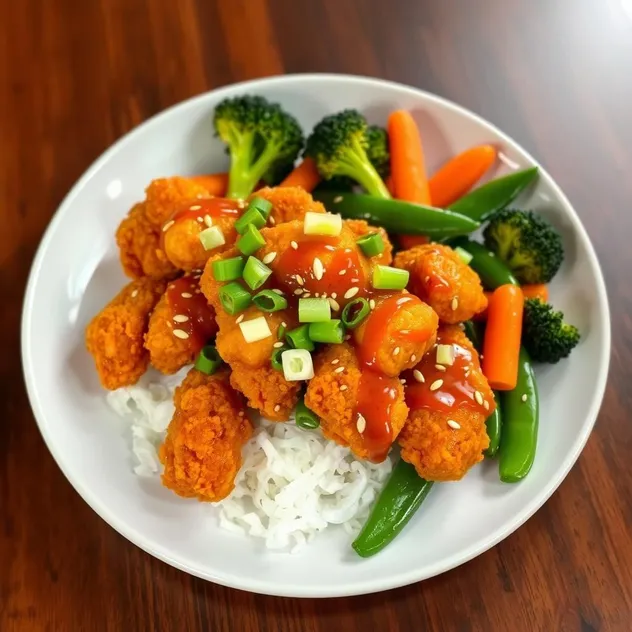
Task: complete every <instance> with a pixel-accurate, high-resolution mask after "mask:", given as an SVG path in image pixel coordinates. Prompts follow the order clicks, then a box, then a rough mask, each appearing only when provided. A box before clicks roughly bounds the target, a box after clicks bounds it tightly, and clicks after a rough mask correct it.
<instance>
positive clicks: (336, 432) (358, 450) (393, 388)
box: [305, 343, 408, 461]
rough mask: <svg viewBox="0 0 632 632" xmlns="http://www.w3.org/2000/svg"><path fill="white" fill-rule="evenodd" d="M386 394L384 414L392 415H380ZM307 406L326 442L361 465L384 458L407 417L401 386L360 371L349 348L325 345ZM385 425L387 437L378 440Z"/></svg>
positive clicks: (389, 379) (352, 350) (316, 360)
mask: <svg viewBox="0 0 632 632" xmlns="http://www.w3.org/2000/svg"><path fill="white" fill-rule="evenodd" d="M341 369H343V370H341ZM363 381H364V382H365V383H364V384H363ZM375 386H378V389H377V391H375V390H374V388H375ZM387 390H388V397H387V399H388V404H387V406H386V408H387V411H386V412H388V409H389V408H390V414H385V411H384V410H383V409H382V408H383V407H382V405H381V404H382V402H381V400H382V399H384V398H383V397H380V392H378V391H381V392H384V391H387ZM305 404H306V405H307V407H308V408H309V409H310V410H312V411H313V412H314V413H315V414H316V415H318V416H319V417H320V420H321V421H320V427H321V430H322V432H323V435H324V436H325V437H327V438H328V439H331V440H332V441H335V442H336V443H338V444H340V445H344V446H349V447H350V448H351V450H352V452H353V453H354V454H355V455H356V456H357V457H358V458H360V459H370V460H374V461H382V460H384V458H386V455H387V453H388V449H389V448H390V445H391V443H392V442H393V441H394V440H395V439H396V438H397V435H398V434H399V433H400V431H401V429H402V427H403V426H404V423H405V421H406V417H407V415H408V407H407V406H406V403H405V401H404V388H403V386H402V384H401V383H400V381H399V380H398V379H397V378H388V377H386V376H381V375H379V374H376V373H373V372H372V371H369V370H367V369H362V368H361V366H360V364H359V362H358V359H357V357H356V353H355V351H354V349H353V347H352V346H351V345H349V344H347V343H343V344H339V345H329V346H327V347H325V348H324V349H323V350H322V351H321V352H320V353H319V354H318V356H317V357H316V359H315V362H314V377H313V378H312V379H311V380H310V381H309V383H308V385H307V392H306V394H305ZM360 411H363V412H364V414H363V415H362V414H361V412H360ZM385 420H388V422H389V423H390V428H391V434H390V435H387V436H386V437H383V436H378V435H379V432H380V426H381V429H382V432H383V428H384V423H385ZM363 424H364V428H363ZM361 429H362V432H360V430H361ZM384 439H385V440H386V442H384Z"/></svg>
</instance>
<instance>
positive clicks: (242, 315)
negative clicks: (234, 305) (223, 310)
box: [235, 314, 244, 325]
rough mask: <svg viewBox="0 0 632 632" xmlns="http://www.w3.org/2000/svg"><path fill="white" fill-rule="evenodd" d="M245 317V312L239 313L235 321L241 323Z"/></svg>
mask: <svg viewBox="0 0 632 632" xmlns="http://www.w3.org/2000/svg"><path fill="white" fill-rule="evenodd" d="M243 319H244V314H239V316H237V318H235V323H236V324H237V325H239V323H240V322H241V321H242V320H243Z"/></svg>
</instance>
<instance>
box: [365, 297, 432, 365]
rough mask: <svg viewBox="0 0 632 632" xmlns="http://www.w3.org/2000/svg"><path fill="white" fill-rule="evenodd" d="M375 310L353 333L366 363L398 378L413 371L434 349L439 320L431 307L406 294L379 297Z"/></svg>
mask: <svg viewBox="0 0 632 632" xmlns="http://www.w3.org/2000/svg"><path fill="white" fill-rule="evenodd" d="M372 300H373V301H374V308H373V309H372V310H371V312H370V314H369V315H368V316H367V317H366V318H365V319H364V321H362V323H361V324H360V326H359V327H357V328H356V329H354V330H353V338H354V341H355V342H356V344H357V346H358V352H359V354H360V356H361V357H362V358H363V360H364V361H365V362H367V363H369V364H375V365H376V367H377V369H379V370H380V371H381V372H383V373H385V374H386V375H389V376H391V377H397V376H398V375H399V374H400V373H401V372H402V371H404V370H405V369H410V368H412V367H413V366H415V364H417V362H418V361H419V359H420V358H421V357H422V356H423V355H424V354H425V353H426V351H428V349H430V347H432V345H434V343H435V341H436V338H437V327H438V326H439V318H438V317H437V314H436V313H435V312H434V310H433V309H432V307H429V306H428V305H426V303H424V302H423V301H421V300H420V299H418V298H417V297H416V296H413V295H412V294H408V293H407V292H391V293H385V294H379V295H376V296H375V298H374V299H372Z"/></svg>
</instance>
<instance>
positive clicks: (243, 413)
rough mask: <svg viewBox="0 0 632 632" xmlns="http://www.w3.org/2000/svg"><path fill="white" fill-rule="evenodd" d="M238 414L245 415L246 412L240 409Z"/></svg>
mask: <svg viewBox="0 0 632 632" xmlns="http://www.w3.org/2000/svg"><path fill="white" fill-rule="evenodd" d="M237 414H238V415H239V416H240V417H243V416H244V415H245V414H246V413H245V412H244V411H243V410H240V411H239V412H238V413H237Z"/></svg>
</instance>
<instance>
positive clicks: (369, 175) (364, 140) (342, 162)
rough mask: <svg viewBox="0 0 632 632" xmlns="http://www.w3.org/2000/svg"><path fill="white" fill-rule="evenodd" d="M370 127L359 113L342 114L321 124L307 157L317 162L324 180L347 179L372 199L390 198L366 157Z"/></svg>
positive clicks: (312, 138) (315, 131)
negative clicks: (343, 177) (351, 180)
mask: <svg viewBox="0 0 632 632" xmlns="http://www.w3.org/2000/svg"><path fill="white" fill-rule="evenodd" d="M367 130H368V125H367V122H366V120H365V119H364V117H363V116H362V115H361V114H360V113H359V112H358V111H357V110H343V111H342V112H338V113H337V114H332V115H331V116H327V117H325V118H324V119H323V120H322V121H320V122H319V123H318V124H317V125H316V127H314V130H313V131H312V133H311V135H310V136H309V138H308V139H307V143H306V147H305V155H306V156H311V157H312V158H313V159H314V161H315V162H316V166H317V167H318V171H319V172H320V175H321V176H322V177H323V178H324V179H325V180H330V179H331V178H334V177H336V176H347V177H349V178H352V179H353V180H355V181H356V182H358V183H359V184H361V185H362V186H363V187H364V188H365V189H366V191H367V192H368V193H369V194H370V195H374V196H376V197H382V198H390V197H391V196H390V194H389V192H388V189H387V188H386V185H385V184H384V182H383V180H382V178H381V177H380V175H379V174H378V172H377V171H376V169H375V167H374V166H373V165H372V164H371V161H370V159H369V157H368V155H367V151H368V149H369V139H368V137H367Z"/></svg>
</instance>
